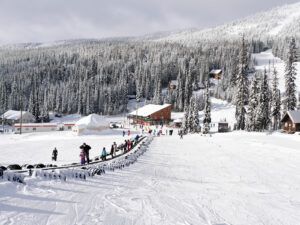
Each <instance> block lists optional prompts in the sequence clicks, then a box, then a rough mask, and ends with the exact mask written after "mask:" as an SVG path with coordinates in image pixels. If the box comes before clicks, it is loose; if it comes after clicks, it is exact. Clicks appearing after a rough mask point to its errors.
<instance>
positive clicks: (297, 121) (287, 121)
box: [281, 110, 300, 132]
mask: <svg viewBox="0 0 300 225" xmlns="http://www.w3.org/2000/svg"><path fill="white" fill-rule="evenodd" d="M281 123H282V124H283V130H285V131H287V132H297V131H300V110H294V111H287V112H286V113H285V114H284V116H283V117H282V119H281Z"/></svg>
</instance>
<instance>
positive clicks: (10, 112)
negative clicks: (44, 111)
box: [1, 110, 28, 120]
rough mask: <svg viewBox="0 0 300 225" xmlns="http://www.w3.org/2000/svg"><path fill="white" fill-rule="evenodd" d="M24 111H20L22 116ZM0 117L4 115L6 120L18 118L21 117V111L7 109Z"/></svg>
mask: <svg viewBox="0 0 300 225" xmlns="http://www.w3.org/2000/svg"><path fill="white" fill-rule="evenodd" d="M26 113H28V112H26V111H23V112H22V116H24V115H25V114H26ZM1 117H4V118H5V119H7V120H18V119H20V118H21V112H20V111H16V110H8V111H7V112H6V113H4V114H3V115H2V116H1Z"/></svg>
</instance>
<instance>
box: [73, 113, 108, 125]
mask: <svg viewBox="0 0 300 225" xmlns="http://www.w3.org/2000/svg"><path fill="white" fill-rule="evenodd" d="M75 125H76V126H77V127H78V128H97V127H99V126H107V127H108V126H109V121H108V120H107V119H106V118H105V117H103V116H99V115H97V114H90V115H88V116H86V117H83V118H82V119H80V120H79V121H77V122H76V124H75Z"/></svg>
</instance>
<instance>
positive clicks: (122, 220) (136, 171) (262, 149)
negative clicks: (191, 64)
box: [0, 132, 300, 225]
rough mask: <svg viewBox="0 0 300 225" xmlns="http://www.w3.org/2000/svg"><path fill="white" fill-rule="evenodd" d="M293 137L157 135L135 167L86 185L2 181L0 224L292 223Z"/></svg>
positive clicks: (296, 173)
mask: <svg viewBox="0 0 300 225" xmlns="http://www.w3.org/2000/svg"><path fill="white" fill-rule="evenodd" d="M299 145H300V138H299V136H298V135H286V134H280V133H274V134H272V135H267V134H265V133H245V132H233V133H225V134H214V135H212V137H210V136H200V135H199V134H198V135H187V136H185V137H184V139H183V140H181V139H179V137H178V136H177V135H175V136H172V137H171V136H162V137H156V138H155V139H154V141H153V142H152V144H151V145H150V149H149V150H148V151H147V152H146V153H145V154H144V155H143V156H141V157H140V158H139V159H138V162H137V163H135V164H133V165H131V166H130V167H127V168H125V169H123V170H118V171H115V172H108V173H106V174H105V175H104V176H101V177H95V178H92V179H88V180H87V181H85V182H84V181H78V180H69V181H67V182H66V183H64V182H60V181H49V180H43V179H31V180H27V185H26V186H23V185H20V184H13V183H8V182H2V181H1V182H0V192H1V195H0V224H1V225H2V224H3V225H4V224H47V225H51V224H55V225H57V224H109V225H110V224H114V225H118V224H120V225H121V224H122V225H126V224H170V225H174V224H214V225H216V224H218V225H220V224H223V225H224V224H245V225H246V224H247V225H252V224H253V225H260V224H272V225H279V224H280V225H282V224H286V225H297V224H299V223H300V222H299V218H300V191H299V190H300V164H299V161H300V151H299Z"/></svg>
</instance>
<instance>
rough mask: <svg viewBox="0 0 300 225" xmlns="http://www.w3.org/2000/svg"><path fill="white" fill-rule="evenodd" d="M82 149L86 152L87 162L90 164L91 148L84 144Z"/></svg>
mask: <svg viewBox="0 0 300 225" xmlns="http://www.w3.org/2000/svg"><path fill="white" fill-rule="evenodd" d="M80 148H81V149H83V150H84V153H85V157H86V162H87V163H88V164H89V163H90V150H91V146H89V145H87V144H86V143H83V145H81V146H80Z"/></svg>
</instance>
